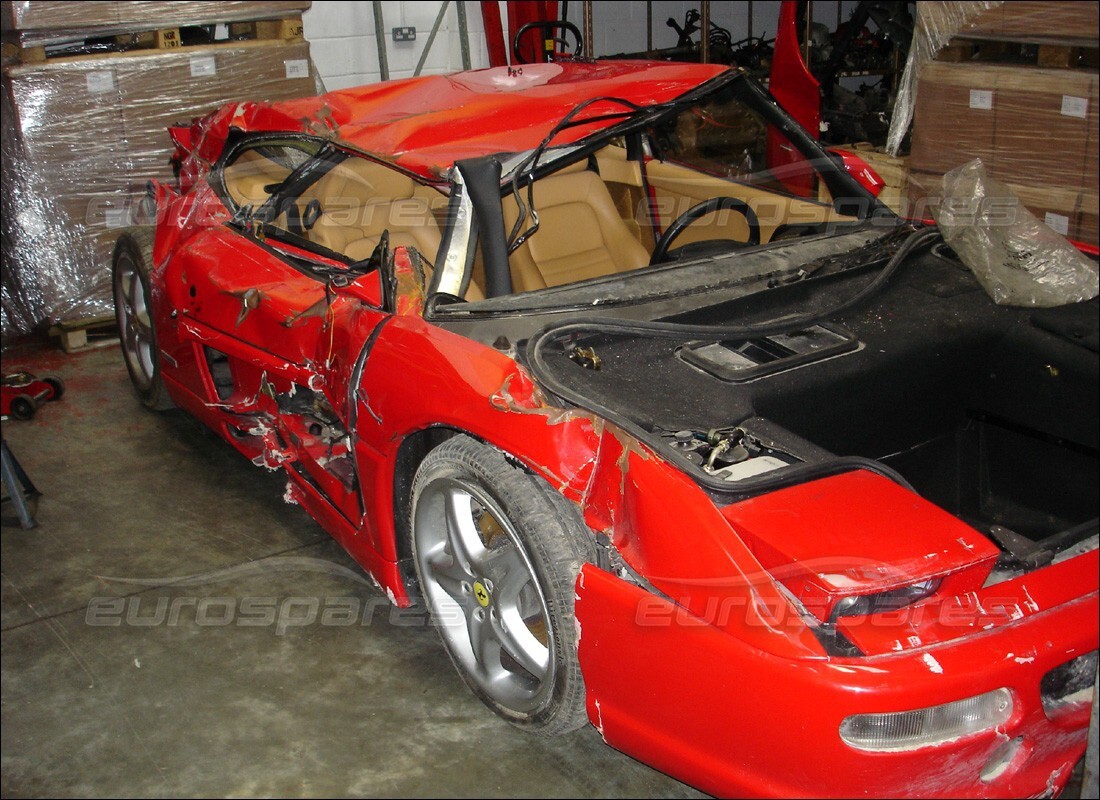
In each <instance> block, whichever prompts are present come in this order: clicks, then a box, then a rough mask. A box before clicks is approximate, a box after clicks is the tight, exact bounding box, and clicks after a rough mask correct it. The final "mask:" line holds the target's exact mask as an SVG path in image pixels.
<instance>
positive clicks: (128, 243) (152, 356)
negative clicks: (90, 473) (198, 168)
mask: <svg viewBox="0 0 1100 800" xmlns="http://www.w3.org/2000/svg"><path fill="white" fill-rule="evenodd" d="M145 233H146V232H144V231H142V232H139V234H141V235H139V234H131V233H126V234H123V235H122V236H121V237H120V238H119V240H118V243H117V244H116V245H115V251H114V256H113V257H112V259H111V286H112V287H113V289H114V296H115V321H116V322H117V323H118V334H119V344H120V345H121V347H122V357H123V360H125V362H126V371H127V372H129V373H130V383H131V384H132V385H133V387H134V391H135V392H137V394H138V397H140V398H141V402H142V403H143V404H144V405H145V406H146V407H147V408H151V409H153V410H154V411H167V410H168V409H170V408H173V407H174V404H173V403H172V400H171V398H169V397H168V393H167V392H166V391H165V389H164V382H163V381H162V380H161V376H160V350H159V349H158V347H157V333H156V328H155V326H154V325H153V314H152V309H153V296H152V291H151V288H150V285H149V280H150V277H149V276H150V271H151V270H150V268H151V265H152V243H151V242H150V241H149V240H148V239H149V237H148V236H146V235H144V234H145Z"/></svg>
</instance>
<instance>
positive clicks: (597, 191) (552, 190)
mask: <svg viewBox="0 0 1100 800" xmlns="http://www.w3.org/2000/svg"><path fill="white" fill-rule="evenodd" d="M521 191H522V192H524V194H523V199H524V202H526V201H527V194H526V189H522V190H521ZM535 210H536V211H537V212H538V215H539V223H540V224H539V230H538V231H537V232H536V233H535V234H534V235H533V236H531V238H529V239H528V240H527V241H526V242H524V243H523V244H522V245H521V246H520V247H519V249H517V250H516V251H515V252H514V253H512V255H511V256H510V259H509V261H510V267H511V272H512V288H513V289H514V290H515V291H517V292H528V291H531V290H533V289H544V288H547V287H549V286H561V285H562V284H566V283H573V282H575V281H583V280H586V279H588V278H595V277H599V276H602V275H612V274H614V273H616V272H626V271H627V270H632V269H637V268H638V267H642V266H645V265H646V264H648V263H649V253H648V252H647V251H646V249H645V247H643V246H642V244H641V242H639V241H638V240H637V239H636V238H635V237H634V235H633V234H632V233H631V232H630V229H629V228H628V227H627V226H626V223H624V222H623V220H622V218H621V217H620V216H619V212H618V211H617V210H616V208H615V203H614V201H612V199H611V195H610V193H609V192H608V191H607V187H606V186H605V185H604V183H603V181H602V180H601V179H600V176H599V175H597V174H596V173H595V172H592V171H590V170H583V171H580V172H574V171H570V172H567V173H559V174H557V175H551V176H549V177H547V178H543V179H542V180H540V181H537V182H536V183H535ZM518 213H519V212H518V208H517V206H516V203H515V199H514V198H508V200H506V201H505V203H504V220H505V229H506V230H508V231H511V229H512V226H513V225H514V224H515V221H516V218H517V216H518ZM525 224H526V225H530V217H528V218H527V220H526V221H525Z"/></svg>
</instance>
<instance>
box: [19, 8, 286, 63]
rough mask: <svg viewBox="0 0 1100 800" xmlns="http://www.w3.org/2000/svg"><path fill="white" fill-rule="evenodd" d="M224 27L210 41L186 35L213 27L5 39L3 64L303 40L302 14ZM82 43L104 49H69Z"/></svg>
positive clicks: (184, 27) (233, 23) (231, 24)
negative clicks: (53, 39)
mask: <svg viewBox="0 0 1100 800" xmlns="http://www.w3.org/2000/svg"><path fill="white" fill-rule="evenodd" d="M227 26H228V30H229V38H228V39H220V40H215V41H213V42H211V41H199V40H196V41H193V43H192V42H189V40H190V39H191V38H192V37H191V36H189V35H188V34H189V33H190V31H189V28H191V29H200V28H201V29H203V30H205V29H207V28H209V27H212V26H183V27H175V28H157V29H155V30H142V31H134V32H131V33H119V34H112V35H107V36H88V37H87V38H83V39H81V38H76V39H73V40H72V41H71V42H66V43H65V44H63V45H58V46H50V47H46V46H45V45H20V44H17V43H13V42H4V45H3V48H4V52H3V59H4V63H5V64H8V63H20V64H44V63H46V62H47V61H49V62H54V61H67V60H70V59H74V58H86V57H88V56H89V55H92V56H94V57H96V58H103V57H110V56H122V57H125V56H126V55H129V54H130V53H148V52H151V51H158V50H162V51H163V50H179V49H188V48H190V47H222V46H224V47H230V46H233V45H236V44H239V43H240V42H242V41H281V42H300V41H303V39H304V36H303V32H302V17H301V15H295V16H292V17H285V18H283V19H262V20H255V21H251V22H230V23H227ZM199 38H200V39H202V38H204V37H199ZM81 45H83V46H86V47H89V48H91V47H96V46H98V47H104V48H107V49H104V50H101V51H98V52H94V53H93V52H89V53H88V54H74V53H73V52H72V49H71V48H74V47H80V46H81Z"/></svg>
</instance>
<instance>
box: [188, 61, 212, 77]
mask: <svg viewBox="0 0 1100 800" xmlns="http://www.w3.org/2000/svg"><path fill="white" fill-rule="evenodd" d="M217 74H218V63H217V62H216V61H215V60H214V56H196V57H195V58H192V59H191V77H192V78H206V77H209V76H211V75H217Z"/></svg>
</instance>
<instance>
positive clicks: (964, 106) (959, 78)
mask: <svg viewBox="0 0 1100 800" xmlns="http://www.w3.org/2000/svg"><path fill="white" fill-rule="evenodd" d="M923 5H927V6H929V9H924V8H923V7H920V8H919V9H918V12H919V13H934V12H935V7H936V6H937V4H935V3H929V4H922V6H923ZM1097 7H1098V4H1097V3H1086V2H1082V3H1072V2H1069V3H1062V2H1049V3H1029V2H1020V3H1005V4H1003V6H999V7H997V8H995V9H992V10H991V11H988V12H986V13H985V14H982V15H979V16H978V17H977V18H975V19H973V20H971V22H970V23H969V25H968V27H967V29H966V30H965V31H964V32H961V34H960V35H965V36H968V37H973V38H974V39H978V40H987V41H988V40H994V41H1005V42H1019V41H1022V40H1024V39H1026V40H1027V41H1030V42H1033V43H1035V44H1036V46H1038V43H1040V42H1042V43H1045V44H1044V46H1045V47H1048V48H1049V47H1053V48H1055V49H1056V50H1055V52H1060V51H1058V50H1057V48H1059V47H1060V48H1062V49H1063V50H1066V49H1069V50H1072V49H1074V48H1077V47H1079V46H1080V45H1081V43H1082V41H1088V40H1089V39H1090V38H1091V46H1092V47H1093V48H1095V47H1096V45H1097V42H1096V38H1097V28H1098V23H1097V20H1098V14H1097ZM1058 42H1061V44H1060V45H1059V44H1058ZM1098 95H1100V76H1098V74H1097V71H1096V70H1095V69H1070V68H1064V69H1047V68H1043V67H1040V66H1037V65H1034V64H1019V63H1012V64H1009V63H982V62H977V61H966V62H961V63H943V62H939V61H936V62H932V63H929V64H927V65H926V66H925V67H924V68H923V69H922V71H921V73H920V83H919V87H918V91H917V101H916V108H915V111H914V116H913V146H912V152H911V155H910V157H909V162H908V164H909V170H910V174H909V188H908V196H909V201H910V212H911V213H913V215H914V216H927V214H923V213H922V211H923V210H924V209H925V208H926V207H927V204H928V202H934V199H935V196H936V194H937V193H938V192H939V191H940V189H941V177H942V175H943V174H944V173H945V172H947V171H949V170H951V169H954V168H956V167H958V166H961V165H962V164H964V163H966V162H967V161H970V160H971V159H973V158H981V159H982V162H983V163H984V164H985V166H986V168H987V169H988V170H989V174H990V175H992V176H993V177H995V178H997V179H999V180H1001V181H1002V182H1004V183H1007V184H1008V185H1009V188H1011V189H1012V190H1013V191H1014V192H1015V194H1016V195H1017V196H1018V197H1019V198H1020V200H1021V201H1022V202H1023V204H1024V205H1025V206H1026V207H1028V208H1029V209H1030V210H1031V211H1032V212H1033V213H1035V214H1036V215H1037V216H1038V217H1039V218H1040V219H1044V220H1045V221H1046V222H1047V224H1048V225H1050V226H1051V227H1052V228H1054V229H1055V230H1057V231H1058V232H1059V233H1062V234H1064V235H1066V236H1068V237H1069V238H1071V239H1075V240H1078V241H1081V242H1085V243H1088V244H1092V245H1095V244H1097V238H1098V237H1097V200H1098V198H1097V186H1098V182H1100V181H1098V174H1097V152H1098V150H1100V145H1098V111H1100V108H1098V100H1100V97H1098Z"/></svg>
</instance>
